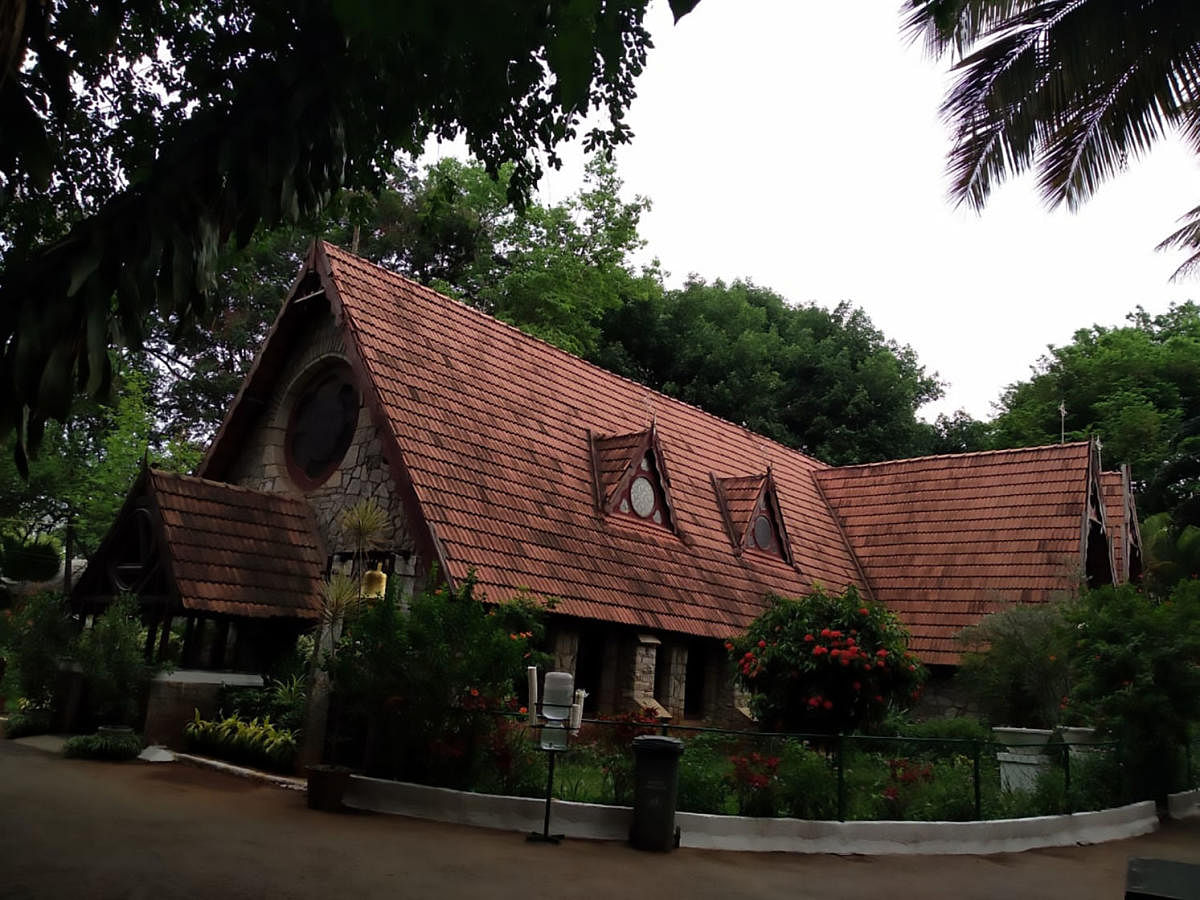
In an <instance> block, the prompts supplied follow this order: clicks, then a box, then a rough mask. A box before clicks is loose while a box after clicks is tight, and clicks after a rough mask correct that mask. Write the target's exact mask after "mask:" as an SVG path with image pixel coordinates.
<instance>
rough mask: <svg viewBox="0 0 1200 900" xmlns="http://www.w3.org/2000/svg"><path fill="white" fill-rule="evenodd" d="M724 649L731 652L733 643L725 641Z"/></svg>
mask: <svg viewBox="0 0 1200 900" xmlns="http://www.w3.org/2000/svg"><path fill="white" fill-rule="evenodd" d="M725 649H726V650H732V649H733V641H726V642H725Z"/></svg>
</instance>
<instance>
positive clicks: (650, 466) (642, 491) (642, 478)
mask: <svg viewBox="0 0 1200 900" xmlns="http://www.w3.org/2000/svg"><path fill="white" fill-rule="evenodd" d="M617 509H618V510H619V511H621V512H623V513H631V514H633V515H635V516H637V517H638V518H639V519H649V520H650V521H651V522H654V523H656V524H658V525H662V524H663V523H664V522H665V521H666V519H667V509H666V503H665V502H664V500H663V495H662V488H660V487H659V482H658V475H657V473H656V472H655V466H654V460H653V457H652V456H651V454H650V453H649V452H647V453H646V454H645V455H644V456H643V457H642V459H641V462H640V463H638V470H637V473H636V474H635V475H634V477H633V480H632V481H630V482H629V489H628V494H627V495H626V496H623V497H621V499H620V501H619V502H618V503H617Z"/></svg>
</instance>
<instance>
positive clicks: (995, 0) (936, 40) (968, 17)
mask: <svg viewBox="0 0 1200 900" xmlns="http://www.w3.org/2000/svg"><path fill="white" fill-rule="evenodd" d="M1036 2H1037V0H906V2H905V3H904V5H903V7H902V8H901V14H902V15H903V16H904V19H903V21H902V22H901V25H900V32H901V34H903V35H904V36H905V37H907V38H908V39H909V40H910V41H913V42H916V41H921V42H922V43H923V44H924V45H925V50H926V52H927V53H929V54H930V55H933V56H941V55H942V54H944V53H946V52H947V51H953V52H954V53H955V54H956V55H958V56H963V55H964V54H966V52H967V50H968V48H970V47H971V45H973V44H974V43H975V42H976V41H978V40H979V38H980V37H981V36H982V35H984V34H986V33H988V32H989V31H991V30H992V29H994V28H995V27H996V26H997V25H999V24H1000V23H1002V22H1004V21H1007V20H1008V19H1010V18H1012V17H1013V16H1014V15H1016V14H1017V13H1019V12H1021V11H1022V10H1024V9H1026V8H1028V7H1029V6H1032V5H1034V4H1035V3H1036Z"/></svg>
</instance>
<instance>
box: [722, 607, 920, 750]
mask: <svg viewBox="0 0 1200 900" xmlns="http://www.w3.org/2000/svg"><path fill="white" fill-rule="evenodd" d="M769 600H770V605H769V607H768V608H767V610H766V612H764V613H763V614H762V615H760V616H759V617H758V618H757V619H755V620H754V621H753V622H752V623H751V624H750V627H749V628H748V629H746V632H745V633H744V634H742V635H740V636H739V637H737V638H734V639H733V640H730V641H727V642H726V644H725V648H726V650H728V651H729V655H730V658H731V660H732V661H733V664H734V667H735V671H736V677H737V679H738V681H739V683H740V684H741V685H742V687H744V688H745V689H746V690H747V691H749V692H750V694H751V709H752V710H753V711H754V714H755V715H756V716H757V717H758V720H759V723H760V725H761V726H762V727H763V728H764V729H768V730H777V731H799V732H814V733H836V732H841V731H850V730H853V729H855V728H858V727H861V726H863V725H868V724H870V723H872V722H876V721H878V720H880V719H882V718H883V716H884V713H885V712H886V711H887V710H888V708H889V706H907V705H908V704H909V703H911V702H912V701H913V700H914V699H916V698H917V697H918V696H919V694H920V687H921V684H922V682H923V681H924V679H925V669H924V667H923V666H922V665H921V663H920V662H919V661H918V660H917V659H916V657H914V656H913V655H912V654H910V653H909V652H908V632H907V631H906V630H905V629H904V627H903V626H902V625H901V624H900V622H899V620H898V619H897V618H896V617H895V615H893V614H892V613H891V612H889V611H888V610H886V609H885V608H884V607H883V606H881V605H879V604H875V603H866V602H864V601H863V600H862V599H861V598H860V597H859V595H858V592H857V591H856V590H855V589H854V588H848V589H847V590H846V591H845V593H842V594H827V593H825V592H824V591H822V590H820V589H819V588H818V589H817V590H814V591H813V593H811V594H809V595H808V596H807V597H802V598H799V599H789V598H785V597H771V598H769Z"/></svg>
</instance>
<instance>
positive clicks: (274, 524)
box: [75, 469, 325, 619]
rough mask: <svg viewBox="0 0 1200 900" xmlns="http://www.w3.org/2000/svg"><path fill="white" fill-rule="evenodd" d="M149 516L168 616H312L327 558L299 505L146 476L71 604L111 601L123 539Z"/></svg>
mask: <svg viewBox="0 0 1200 900" xmlns="http://www.w3.org/2000/svg"><path fill="white" fill-rule="evenodd" d="M142 510H144V511H146V513H148V515H149V521H150V523H151V527H152V529H153V535H154V538H153V540H154V543H155V544H156V546H155V547H154V552H153V559H154V563H155V565H156V566H158V567H160V568H161V569H162V574H163V575H164V576H165V584H166V585H168V591H169V593H170V595H171V596H170V597H169V598H168V599H169V604H168V608H170V609H172V610H173V611H175V612H178V611H180V610H183V611H191V612H205V613H213V614H221V615H231V616H252V617H271V616H286V617H292V618H301V619H313V618H316V616H317V614H318V611H319V610H320V604H321V582H322V580H323V577H324V569H325V552H324V550H323V549H322V548H321V546H320V539H319V538H318V537H317V531H316V522H315V521H314V519H313V513H312V510H311V509H310V508H309V506H308V504H307V503H305V502H304V501H303V500H301V499H297V498H294V497H289V496H287V495H285V494H277V493H271V492H266V491H255V490H251V489H249V488H243V487H236V486H234V485H229V484H221V483H219V482H215V481H208V480H206V479H203V478H194V477H192V476H188V475H175V474H172V473H169V472H163V471H159V470H157V469H147V470H145V471H144V472H143V474H142V476H141V478H139V480H138V482H137V483H136V484H135V486H134V489H133V490H132V491H131V492H130V497H129V499H128V500H127V501H126V504H125V507H124V508H123V509H122V511H121V514H120V515H119V516H118V518H117V521H116V523H115V524H114V525H113V528H112V529H111V530H110V532H109V535H108V536H107V537H106V538H105V540H104V543H103V544H102V545H101V547H100V549H99V550H98V551H97V552H96V553H95V554H94V555H93V556H92V559H91V560H90V561H89V563H88V569H87V571H85V573H84V574H83V576H82V577H81V578H80V580H79V584H78V586H77V589H76V591H75V596H76V597H77V598H87V597H97V596H105V595H111V594H112V593H114V592H115V591H114V589H113V588H114V586H113V585H112V584H111V579H110V578H109V577H107V571H108V570H109V568H110V565H114V564H119V563H120V561H121V560H120V555H119V552H118V547H119V544H120V537H121V531H122V529H123V528H125V527H126V526H127V525H128V524H129V522H130V519H131V517H132V515H133V514H134V513H137V512H138V511H142Z"/></svg>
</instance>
